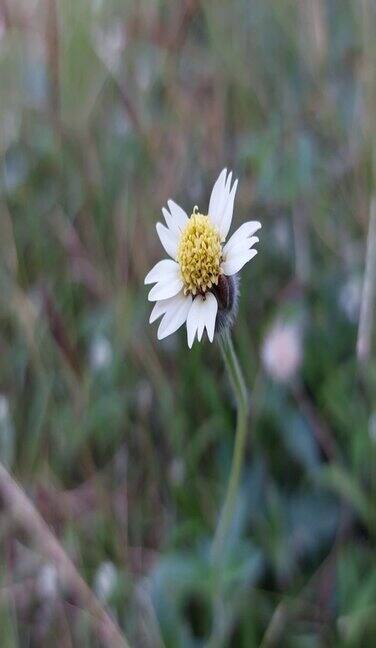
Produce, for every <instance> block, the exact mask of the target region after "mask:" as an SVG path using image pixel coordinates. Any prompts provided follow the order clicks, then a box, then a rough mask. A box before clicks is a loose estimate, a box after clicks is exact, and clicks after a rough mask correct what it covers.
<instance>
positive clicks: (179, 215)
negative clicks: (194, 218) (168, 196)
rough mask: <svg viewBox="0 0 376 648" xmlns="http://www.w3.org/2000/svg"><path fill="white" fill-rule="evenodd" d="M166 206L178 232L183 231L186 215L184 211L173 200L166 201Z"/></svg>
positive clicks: (186, 219)
mask: <svg viewBox="0 0 376 648" xmlns="http://www.w3.org/2000/svg"><path fill="white" fill-rule="evenodd" d="M167 204H168V206H169V209H170V212H171V215H172V217H173V218H174V220H175V222H176V223H177V225H178V227H179V229H180V231H183V230H184V229H185V227H186V225H187V221H188V215H187V214H186V212H185V211H184V209H182V208H181V207H180V205H178V204H177V203H176V202H174V201H173V200H168V201H167Z"/></svg>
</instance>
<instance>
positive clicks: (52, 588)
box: [37, 563, 58, 600]
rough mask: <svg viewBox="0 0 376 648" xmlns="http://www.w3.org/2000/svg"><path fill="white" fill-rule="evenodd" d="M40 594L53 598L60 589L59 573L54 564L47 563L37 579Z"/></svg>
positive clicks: (46, 597) (48, 598) (42, 596)
mask: <svg viewBox="0 0 376 648" xmlns="http://www.w3.org/2000/svg"><path fill="white" fill-rule="evenodd" d="M37 590H38V594H39V596H40V597H41V598H42V599H47V600H51V599H54V598H55V597H56V594H57V591H58V575H57V570H56V567H54V565H51V563H47V564H46V565H43V567H42V568H41V569H40V571H39V574H38V579H37Z"/></svg>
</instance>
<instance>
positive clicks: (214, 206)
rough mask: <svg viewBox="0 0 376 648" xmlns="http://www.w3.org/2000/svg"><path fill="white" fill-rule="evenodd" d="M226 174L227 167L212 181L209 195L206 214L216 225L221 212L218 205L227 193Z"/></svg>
mask: <svg viewBox="0 0 376 648" xmlns="http://www.w3.org/2000/svg"><path fill="white" fill-rule="evenodd" d="M226 175H227V169H223V170H222V171H221V173H220V174H219V176H218V179H217V180H216V182H215V183H214V186H213V189H212V192H211V196H210V201H209V209H208V215H209V216H210V219H211V221H212V223H213V224H214V225H217V223H218V222H219V220H220V217H221V215H222V212H221V213H219V207H220V205H221V203H222V202H223V200H224V196H225V195H227V194H225V186H226Z"/></svg>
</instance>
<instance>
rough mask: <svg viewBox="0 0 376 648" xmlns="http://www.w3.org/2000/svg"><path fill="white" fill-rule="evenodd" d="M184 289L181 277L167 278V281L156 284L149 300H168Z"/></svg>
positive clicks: (149, 295)
mask: <svg viewBox="0 0 376 648" xmlns="http://www.w3.org/2000/svg"><path fill="white" fill-rule="evenodd" d="M182 288H183V282H182V280H181V278H180V277H173V276H170V277H167V278H166V280H165V281H159V282H158V283H157V284H155V286H154V288H152V289H151V291H150V292H149V294H148V300H149V301H159V300H160V299H168V298H169V297H173V296H174V295H177V294H178V292H179V290H181V289H182Z"/></svg>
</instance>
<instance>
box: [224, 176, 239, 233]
mask: <svg viewBox="0 0 376 648" xmlns="http://www.w3.org/2000/svg"><path fill="white" fill-rule="evenodd" d="M237 188H238V181H237V180H235V182H234V184H233V185H232V189H231V192H230V195H229V197H228V199H227V202H226V205H225V207H224V210H223V215H222V218H221V221H220V224H219V233H220V235H221V236H222V238H223V239H225V238H226V236H227V234H228V231H229V229H230V227H231V221H232V214H233V212H234V200H235V194H236V190H237Z"/></svg>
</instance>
